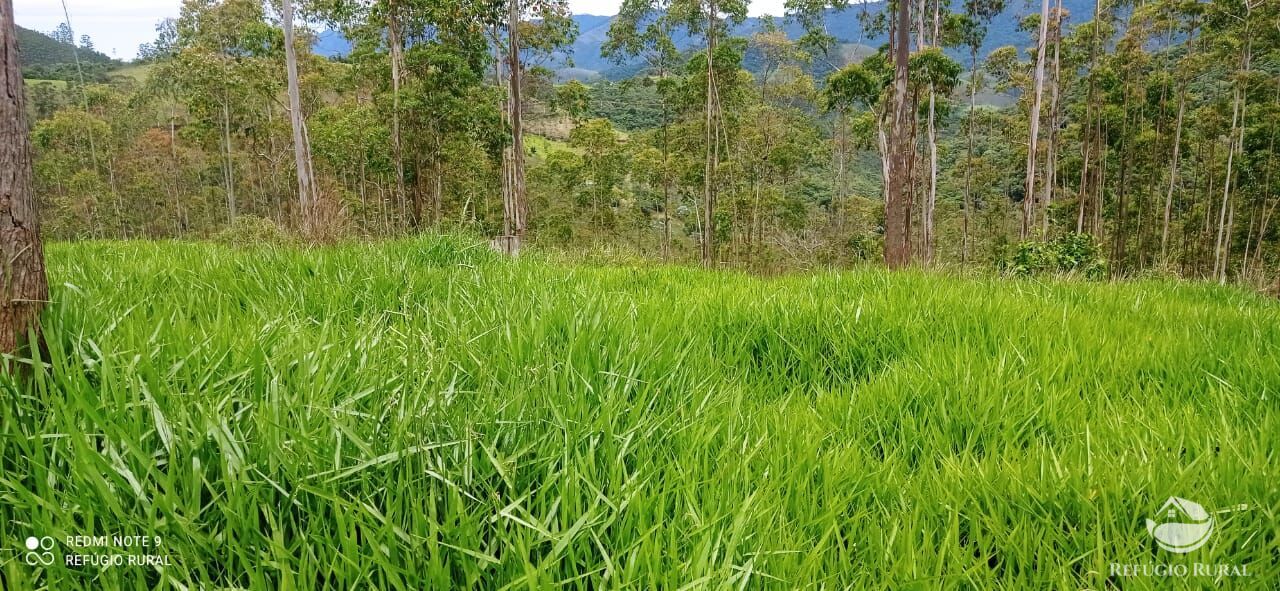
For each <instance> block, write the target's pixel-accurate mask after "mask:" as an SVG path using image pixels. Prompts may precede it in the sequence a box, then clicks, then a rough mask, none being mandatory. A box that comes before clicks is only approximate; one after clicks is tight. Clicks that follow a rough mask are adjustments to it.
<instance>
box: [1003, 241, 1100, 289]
mask: <svg viewBox="0 0 1280 591" xmlns="http://www.w3.org/2000/svg"><path fill="white" fill-rule="evenodd" d="M1001 267H1002V268H1003V270H1004V271H1005V272H1006V273H1009V274H1011V275H1019V276H1024V277H1025V276H1031V275H1040V274H1044V273H1052V274H1068V275H1080V276H1083V277H1086V278H1088V279H1101V278H1102V277H1104V276H1105V275H1106V274H1107V260H1106V259H1105V258H1103V256H1102V246H1101V245H1100V244H1098V241H1097V240H1095V239H1094V237H1093V236H1091V235H1089V234H1082V233H1071V234H1067V235H1064V236H1061V237H1059V238H1057V239H1055V240H1052V241H1049V242H1040V241H1035V240H1028V241H1025V242H1021V243H1019V244H1017V245H1016V246H1014V248H1013V252H1012V253H1011V254H1009V255H1008V256H1006V257H1003V259H1002V260H1001Z"/></svg>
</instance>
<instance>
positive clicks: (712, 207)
mask: <svg viewBox="0 0 1280 591" xmlns="http://www.w3.org/2000/svg"><path fill="white" fill-rule="evenodd" d="M719 10H720V7H719V5H718V4H717V3H716V0H710V3H709V4H708V6H707V48H706V52H707V96H706V113H705V114H704V115H705V118H704V122H703V124H704V127H705V128H704V130H703V139H704V140H705V142H706V163H705V166H704V170H703V179H702V216H703V219H702V264H703V265H706V266H713V265H715V264H716V196H717V195H716V193H717V191H716V189H717V188H716V174H717V172H716V170H717V168H719V165H720V141H719V140H720V135H719V127H718V126H719V118H718V117H717V115H718V110H719V104H720V100H719V91H718V90H717V88H716V68H715V54H716V37H717V36H718V31H716V26H717V25H716V21H717V17H718V16H719Z"/></svg>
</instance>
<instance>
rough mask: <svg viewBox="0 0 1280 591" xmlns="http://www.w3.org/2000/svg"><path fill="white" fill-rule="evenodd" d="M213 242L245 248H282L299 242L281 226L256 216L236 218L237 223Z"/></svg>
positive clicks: (215, 237)
mask: <svg viewBox="0 0 1280 591" xmlns="http://www.w3.org/2000/svg"><path fill="white" fill-rule="evenodd" d="M213 240H214V242H217V243H219V244H225V245H227V246H239V247H245V248H249V247H260V246H273V245H274V246H282V245H286V244H291V243H295V242H297V239H296V238H294V237H293V236H292V235H290V234H289V232H288V230H286V229H284V228H282V227H281V226H280V224H277V223H275V222H274V221H271V220H269V219H265V218H260V217H258V216H255V215H240V216H236V219H235V221H233V222H231V224H230V225H228V226H227V227H226V228H223V229H222V230H221V231H219V232H218V233H217V234H215V235H214V236H213Z"/></svg>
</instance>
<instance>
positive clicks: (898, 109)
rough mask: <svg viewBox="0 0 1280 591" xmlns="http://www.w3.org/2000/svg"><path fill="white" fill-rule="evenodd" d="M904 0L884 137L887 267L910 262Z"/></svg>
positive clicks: (909, 112) (907, 13)
mask: <svg viewBox="0 0 1280 591" xmlns="http://www.w3.org/2000/svg"><path fill="white" fill-rule="evenodd" d="M907 5H908V2H907V1H906V0H901V1H899V2H898V15H897V18H896V19H895V21H896V22H895V24H894V26H893V65H894V74H893V115H892V121H891V122H890V126H889V136H888V138H887V140H886V142H885V143H886V144H887V148H888V151H889V152H888V156H889V157H888V161H887V162H886V171H885V173H886V179H885V180H886V185H885V201H884V214H885V216H884V217H885V221H884V262H885V265H887V266H888V267H889V268H890V269H898V268H902V267H905V266H907V265H909V264H910V263H911V193H910V190H909V187H908V181H909V177H910V175H911V159H912V156H913V154H914V152H915V146H914V142H913V141H912V139H911V131H910V130H911V123H912V121H913V120H914V118H915V113H914V110H913V109H912V105H911V101H910V100H909V95H908V94H907V61H908V60H909V59H910V57H911V40H910V35H911V12H910V9H909V8H908V6H907Z"/></svg>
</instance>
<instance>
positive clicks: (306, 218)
mask: <svg viewBox="0 0 1280 591" xmlns="http://www.w3.org/2000/svg"><path fill="white" fill-rule="evenodd" d="M280 12H281V15H280V16H281V18H282V20H283V21H284V61H285V72H286V74H287V75H288V84H289V124H290V127H291V128H292V129H293V162H294V166H295V168H296V169H297V173H298V213H299V215H300V216H301V218H302V230H303V232H304V233H310V232H312V231H313V230H315V229H316V219H315V217H316V193H315V185H314V184H313V175H312V170H311V145H310V142H309V141H308V139H307V122H306V121H305V120H304V119H303V118H302V93H301V91H300V90H299V88H298V55H297V51H296V50H295V48H294V46H293V42H294V36H293V0H283V2H282V4H281V11H280Z"/></svg>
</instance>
